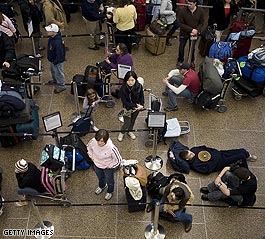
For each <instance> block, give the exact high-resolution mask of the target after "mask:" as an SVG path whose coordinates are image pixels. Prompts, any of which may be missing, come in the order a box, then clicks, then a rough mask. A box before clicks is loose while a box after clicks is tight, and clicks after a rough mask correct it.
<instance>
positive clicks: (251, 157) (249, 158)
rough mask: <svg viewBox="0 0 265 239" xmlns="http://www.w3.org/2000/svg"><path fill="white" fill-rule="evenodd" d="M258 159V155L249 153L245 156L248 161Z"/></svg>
mask: <svg viewBox="0 0 265 239" xmlns="http://www.w3.org/2000/svg"><path fill="white" fill-rule="evenodd" d="M257 159H258V157H257V156H256V155H251V154H250V155H249V157H248V158H247V160H248V161H250V162H256V161H257Z"/></svg>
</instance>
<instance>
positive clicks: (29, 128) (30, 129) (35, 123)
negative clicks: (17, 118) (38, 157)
mask: <svg viewBox="0 0 265 239" xmlns="http://www.w3.org/2000/svg"><path fill="white" fill-rule="evenodd" d="M26 105H29V106H30V113H29V114H30V116H29V118H30V120H28V121H27V122H24V123H17V124H16V131H17V132H18V133H27V134H32V136H23V138H22V140H28V139H33V140H36V139H38V136H39V107H38V106H37V105H36V104H35V102H34V100H33V99H26Z"/></svg>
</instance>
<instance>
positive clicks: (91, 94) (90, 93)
mask: <svg viewBox="0 0 265 239" xmlns="http://www.w3.org/2000/svg"><path fill="white" fill-rule="evenodd" d="M86 97H87V101H88V105H92V103H93V102H94V101H96V100H97V99H98V94H97V92H96V90H95V89H93V88H88V89H87V90H86Z"/></svg>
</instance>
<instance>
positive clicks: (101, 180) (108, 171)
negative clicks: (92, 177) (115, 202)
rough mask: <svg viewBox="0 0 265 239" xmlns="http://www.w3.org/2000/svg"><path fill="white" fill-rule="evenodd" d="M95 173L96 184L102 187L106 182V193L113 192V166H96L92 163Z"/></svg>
mask: <svg viewBox="0 0 265 239" xmlns="http://www.w3.org/2000/svg"><path fill="white" fill-rule="evenodd" d="M94 170H95V173H96V175H97V177H98V186H99V187H100V188H104V187H105V185H106V184H107V186H108V190H107V192H108V193H113V191H114V171H115V169H114V168H105V169H102V168H98V167H97V166H96V165H94Z"/></svg>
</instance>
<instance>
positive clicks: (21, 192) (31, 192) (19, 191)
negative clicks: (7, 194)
mask: <svg viewBox="0 0 265 239" xmlns="http://www.w3.org/2000/svg"><path fill="white" fill-rule="evenodd" d="M17 194H18V195H39V194H41V193H40V192H38V191H37V190H36V189H34V188H28V187H27V188H18V189H17Z"/></svg>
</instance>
